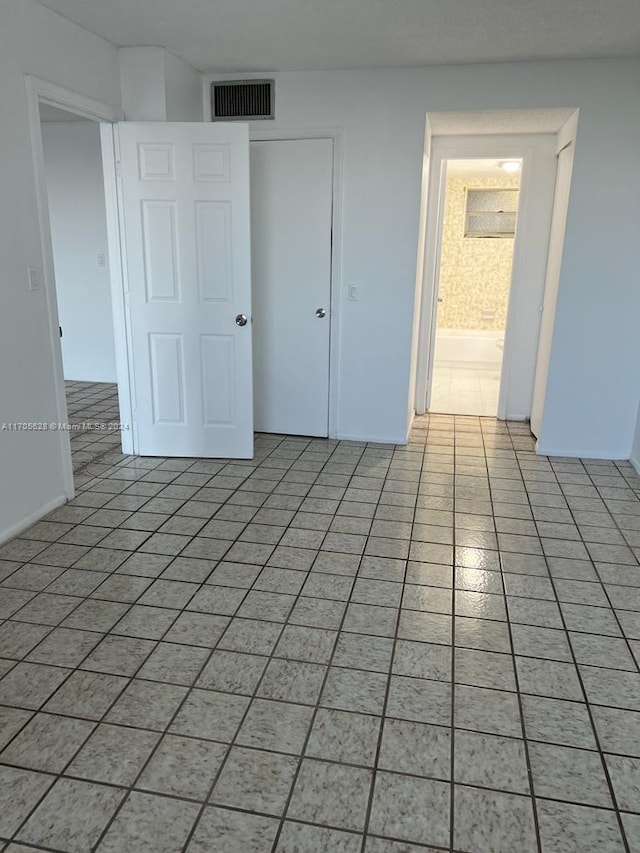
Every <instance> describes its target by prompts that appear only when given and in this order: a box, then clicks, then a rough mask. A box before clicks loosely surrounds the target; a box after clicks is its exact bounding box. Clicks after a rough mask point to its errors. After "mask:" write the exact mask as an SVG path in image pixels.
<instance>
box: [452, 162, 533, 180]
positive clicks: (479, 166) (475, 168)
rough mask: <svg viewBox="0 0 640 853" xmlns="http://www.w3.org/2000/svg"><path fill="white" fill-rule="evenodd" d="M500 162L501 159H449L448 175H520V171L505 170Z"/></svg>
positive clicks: (478, 176) (469, 176)
mask: <svg viewBox="0 0 640 853" xmlns="http://www.w3.org/2000/svg"><path fill="white" fill-rule="evenodd" d="M499 163H500V161H499V160H447V175H448V176H449V177H454V178H513V177H518V175H519V173H518V172H516V173H513V172H505V171H504V169H501V168H500V166H499V165H498V164H499Z"/></svg>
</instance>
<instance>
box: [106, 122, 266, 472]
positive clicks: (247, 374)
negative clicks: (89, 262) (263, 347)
mask: <svg viewBox="0 0 640 853" xmlns="http://www.w3.org/2000/svg"><path fill="white" fill-rule="evenodd" d="M116 156H117V157H118V159H119V161H120V193H121V199H120V202H121V216H122V237H123V256H124V259H125V260H124V265H125V271H124V272H125V276H124V278H125V302H128V314H129V347H130V352H129V361H130V378H131V388H132V398H133V408H134V422H135V428H136V438H137V440H136V451H137V453H139V454H140V455H143V456H145V455H146V456H204V457H244V458H250V457H251V456H252V455H253V399H252V394H253V392H252V355H251V261H250V258H251V245H250V208H249V140H248V129H247V126H246V125H237V124H233V125H227V124H196V123H184V124H183V123H180V124H176V123H170V122H167V123H138V122H124V123H121V124H119V125H117V126H116ZM127 289H128V293H127Z"/></svg>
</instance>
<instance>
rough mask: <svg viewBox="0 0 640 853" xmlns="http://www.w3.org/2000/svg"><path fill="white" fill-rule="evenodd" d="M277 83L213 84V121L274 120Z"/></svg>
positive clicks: (227, 81)
mask: <svg viewBox="0 0 640 853" xmlns="http://www.w3.org/2000/svg"><path fill="white" fill-rule="evenodd" d="M273 108H274V81H273V80H224V81H221V80H220V81H218V82H216V83H212V84H211V120H212V121H255V120H256V119H268V118H273V117H274V112H273Z"/></svg>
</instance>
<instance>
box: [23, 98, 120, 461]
mask: <svg viewBox="0 0 640 853" xmlns="http://www.w3.org/2000/svg"><path fill="white" fill-rule="evenodd" d="M39 115H40V129H41V134H42V150H43V155H44V176H45V181H46V196H47V208H48V214H49V228H50V232H51V248H52V253H53V267H54V277H55V300H56V308H57V313H58V324H59V330H60V332H59V333H60V338H61V340H60V345H61V350H62V370H63V379H64V391H65V398H66V404H67V422H68V424H69V426H70V429H69V437H70V442H71V457H72V464H73V470H74V473H75V474H76V476H77V475H78V474H79V473H80V472H81V471H82V470H83V469H84V468H86V466H87V465H88V464H90V463H95V462H97V460H99V459H102V458H103V457H104V456H105V455H106V454H107V453H109V452H111V451H112V450H114V449H116V448H118V447H119V445H120V436H119V433H118V425H119V422H120V413H119V406H118V387H117V376H116V349H115V341H114V332H113V317H112V308H111V282H110V277H109V263H108V247H107V222H106V206H105V195H104V180H103V169H102V149H101V144H100V125H99V124H98V123H97V122H95V121H91V120H89V119H86V118H82V117H81V116H78V115H76V114H74V113H72V112H69V111H67V110H63V109H60V108H59V107H55V106H51V105H50V104H46V103H40V105H39Z"/></svg>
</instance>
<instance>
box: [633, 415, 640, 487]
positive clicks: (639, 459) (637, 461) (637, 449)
mask: <svg viewBox="0 0 640 853" xmlns="http://www.w3.org/2000/svg"><path fill="white" fill-rule="evenodd" d="M631 461H632V463H633V465H634V467H635V469H636V471H637V472H638V474H640V408H639V409H638V419H637V421H636V434H635V437H634V439H633V447H632V449H631Z"/></svg>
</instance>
